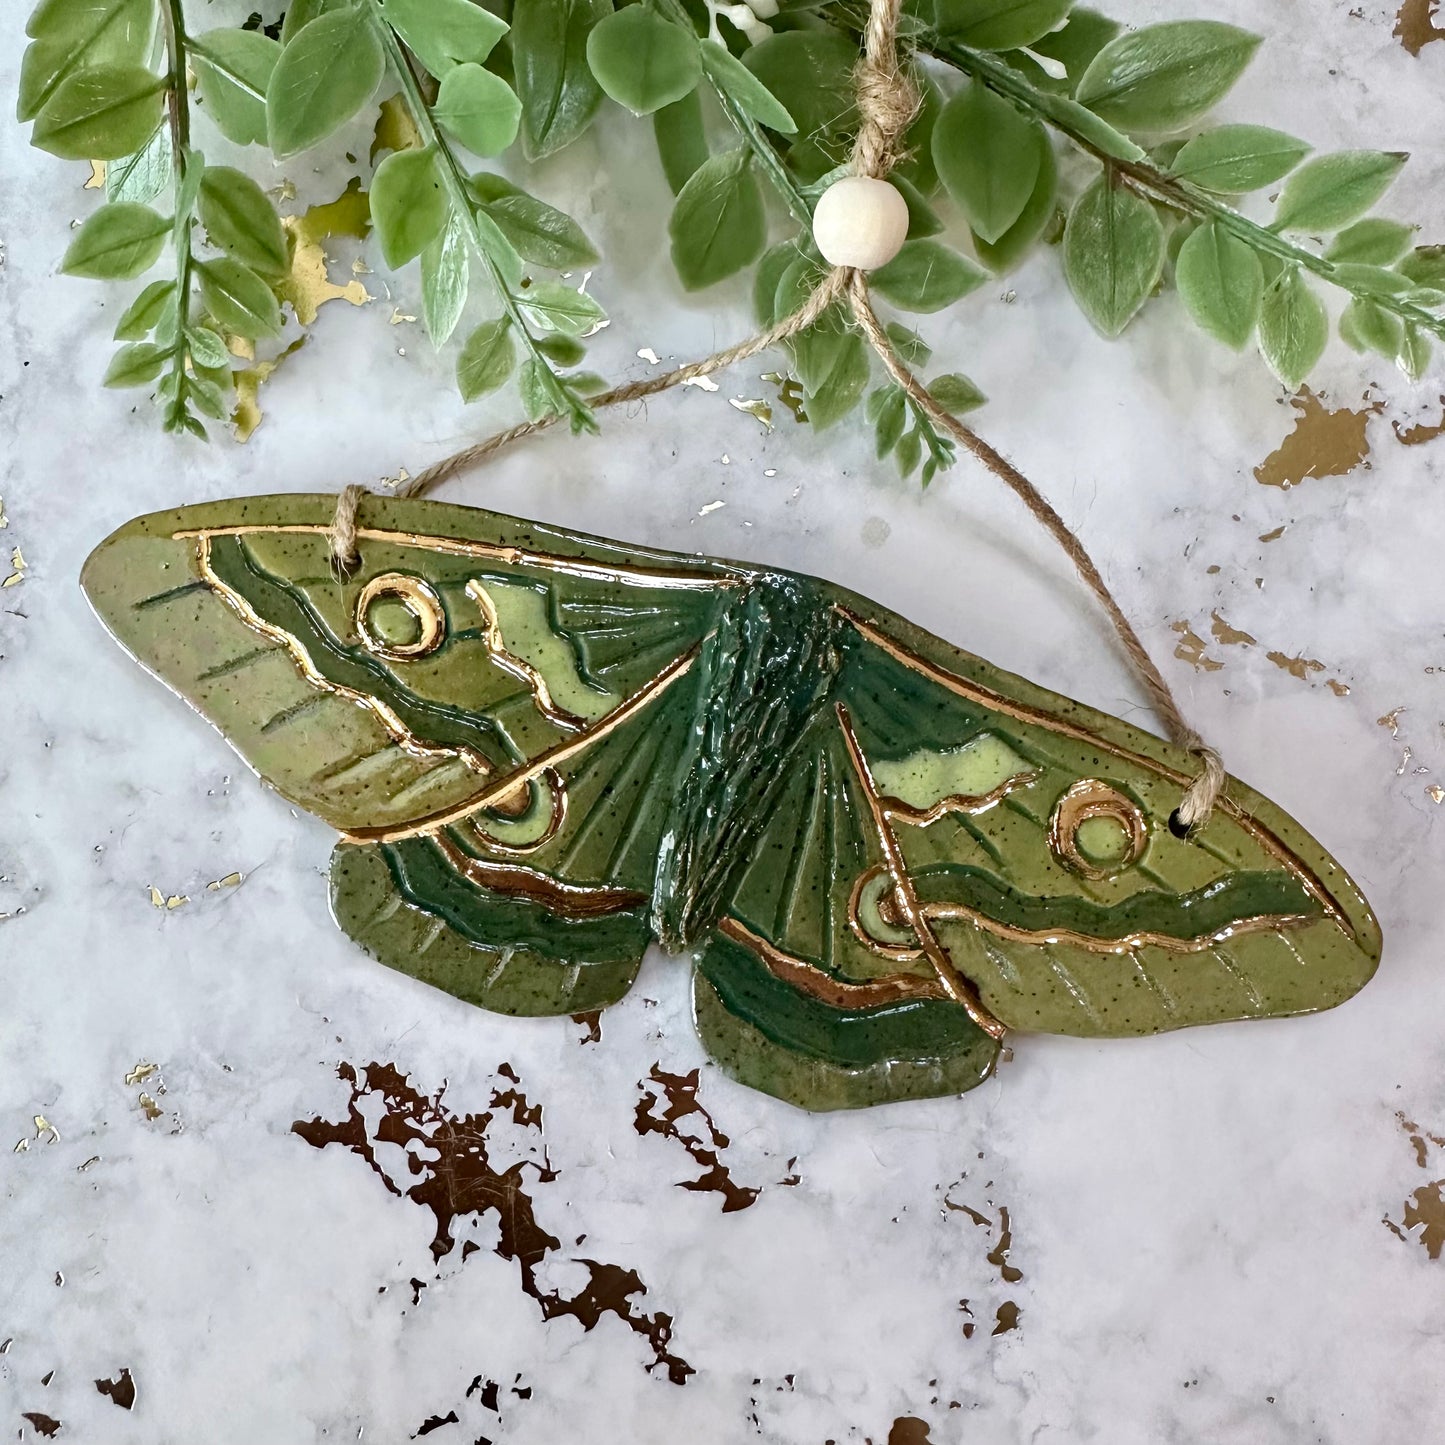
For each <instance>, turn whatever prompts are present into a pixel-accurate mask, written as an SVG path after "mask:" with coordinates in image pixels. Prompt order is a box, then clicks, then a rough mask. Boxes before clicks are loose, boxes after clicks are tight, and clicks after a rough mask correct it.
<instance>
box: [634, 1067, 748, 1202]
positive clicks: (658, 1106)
mask: <svg viewBox="0 0 1445 1445" xmlns="http://www.w3.org/2000/svg"><path fill="white" fill-rule="evenodd" d="M698 1072H699V1071H698V1070H697V1069H693V1070H692V1072H691V1073H688V1074H669V1073H667V1072H666V1071H665V1070H664V1069H663V1068H662V1066H661V1065H660V1064H654V1065H653V1066H652V1071H651V1073H649V1074H648V1076H647V1078H646V1079H642V1080H640V1081H639V1082H638V1085H637V1087H638V1088H639V1089H640V1090H641V1091H642V1097H641V1098H640V1099H639V1100H638V1101H637V1110H636V1113H635V1115H634V1118H633V1126H634V1127H635V1128H636V1130H637V1132H638V1133H639V1134H661V1135H662V1137H663V1138H664V1139H676V1140H677V1142H678V1143H679V1144H681V1145H682V1147H683V1148H684V1149H686V1150H687V1153H688V1157H689V1158H690V1159H691V1160H692V1161H693V1163H694V1164H696V1165H697V1166H698V1167H699V1168H700V1169H701V1170H702V1171H703V1172H702V1173H701V1174H700V1175H699V1176H698V1177H697V1178H696V1179H683V1180H679V1181H678V1188H680V1189H691V1190H693V1191H694V1192H695V1193H698V1194H707V1193H715V1194H721V1195H722V1198H723V1207H722V1212H723V1213H724V1214H731V1213H734V1212H735V1211H737V1210H739V1209H746V1208H747V1207H748V1206H749V1205H750V1204H753V1203H755V1202H756V1201H757V1198H758V1195H759V1194H761V1193H762V1190H761V1189H754V1188H752V1187H751V1186H750V1185H744V1184H738V1183H735V1182H734V1180H733V1177H732V1174H731V1173H730V1172H729V1171H728V1167H727V1165H726V1164H724V1163H723V1162H722V1157H721V1154H720V1152H719V1151H720V1150H723V1149H726V1148H727V1147H728V1143H729V1140H728V1136H727V1135H726V1134H724V1133H723V1131H722V1130H721V1129H719V1128H718V1126H717V1125H716V1124H715V1123H714V1122H713V1118H712V1115H711V1114H709V1113H708V1111H707V1110H706V1109H705V1108H703V1106H702V1105H701V1104H700V1103H699V1102H698V1097H697V1089H698ZM691 1118H696V1119H697V1121H698V1126H697V1127H698V1129H699V1130H700V1131H705V1137H697V1136H696V1135H693V1134H685V1133H684V1132H683V1131H682V1129H680V1128H679V1127H678V1126H679V1124H680V1123H681V1122H682V1120H684V1119H691Z"/></svg>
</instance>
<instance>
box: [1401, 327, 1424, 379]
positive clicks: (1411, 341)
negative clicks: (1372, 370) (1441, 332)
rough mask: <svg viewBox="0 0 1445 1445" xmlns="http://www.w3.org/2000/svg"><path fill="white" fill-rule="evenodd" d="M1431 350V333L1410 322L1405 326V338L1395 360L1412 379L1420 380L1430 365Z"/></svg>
mask: <svg viewBox="0 0 1445 1445" xmlns="http://www.w3.org/2000/svg"><path fill="white" fill-rule="evenodd" d="M1430 351H1431V344H1430V337H1429V334H1428V333H1427V332H1425V331H1422V330H1421V329H1420V328H1419V327H1418V326H1415V325H1414V324H1410V325H1407V326H1406V327H1405V340H1404V342H1403V343H1402V344H1401V347H1400V354H1399V355H1398V356H1397V357H1396V358H1395V361H1396V364H1397V365H1398V366H1399V368H1400V370H1401V371H1403V372H1404V373H1405V375H1406V376H1407V377H1409V378H1410V380H1411V381H1419V380H1420V378H1421V377H1422V376H1424V375H1425V371H1426V368H1427V367H1428V366H1429V365H1430Z"/></svg>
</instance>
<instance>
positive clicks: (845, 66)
mask: <svg viewBox="0 0 1445 1445" xmlns="http://www.w3.org/2000/svg"><path fill="white" fill-rule="evenodd" d="M857 61H858V50H857V48H856V47H855V45H854V44H853V42H852V41H851V40H850V39H849V38H848V37H847V36H846V35H840V34H839V33H838V32H837V31H836V30H788V31H784V32H783V33H782V34H780V35H774V36H771V37H770V38H769V39H767V40H763V41H760V42H759V43H758V44H757V45H753V46H750V47H749V48H748V50H747V51H746V52H745V53H744V55H743V64H744V65H746V66H747V68H748V69H749V70H751V71H752V73H753V74H754V75H755V76H757V78H758V79H759V80H760V81H761V82H762V83H763V85H765V86H766V87H767V89H768V91H769V93H770V94H772V95H774V96H776V97H777V99H778V101H779V102H780V103H781V104H782V105H783V106H785V107H786V108H787V111H788V114H789V115H790V116H791V117H792V118H793V120H794V122H795V123H796V125H797V127H798V134H799V135H800V136H812V135H813V134H815V133H819V134H823V133H828V132H839V131H846V130H848V129H849V128H850V127H851V126H853V125H854V124H856V122H857V118H858V105H857V99H856V97H855V95H854V90H853V67H854V65H855V64H857Z"/></svg>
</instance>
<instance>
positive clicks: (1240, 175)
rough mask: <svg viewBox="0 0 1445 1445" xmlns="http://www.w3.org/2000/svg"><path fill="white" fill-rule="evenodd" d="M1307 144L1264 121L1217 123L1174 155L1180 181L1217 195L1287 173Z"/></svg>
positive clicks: (1250, 187)
mask: <svg viewBox="0 0 1445 1445" xmlns="http://www.w3.org/2000/svg"><path fill="white" fill-rule="evenodd" d="M1310 149H1311V147H1310V146H1309V145H1308V144H1307V143H1306V142H1305V141H1302V140H1296V139H1295V138H1294V137H1293V136H1292V135H1286V134H1285V133H1284V132H1283V131H1282V130H1271V129H1270V128H1269V127H1268V126H1266V125H1221V126H1217V127H1215V129H1214V130H1207V131H1204V132H1203V133H1202V134H1200V135H1197V136H1195V137H1194V138H1193V139H1192V140H1190V141H1188V142H1187V143H1186V144H1185V146H1184V148H1183V149H1182V150H1181V151H1180V152H1179V154H1178V155H1177V156H1175V157H1174V164H1173V166H1172V167H1171V169H1172V171H1173V172H1174V174H1175V175H1176V176H1178V177H1179V179H1180V180H1181V181H1188V182H1189V183H1190V184H1191V185H1195V186H1199V187H1201V188H1202V189H1204V190H1206V191H1217V192H1219V193H1220V194H1221V195H1227V196H1230V195H1242V194H1244V192H1246V191H1257V190H1259V189H1260V188H1261V187H1262V186H1268V185H1272V184H1273V183H1274V182H1275V181H1277V180H1279V178H1280V177H1281V176H1284V175H1288V174H1289V172H1290V171H1292V170H1293V169H1294V168H1295V167H1296V166H1297V165H1298V164H1299V163H1300V162H1301V161H1302V160H1303V159H1304V158H1305V157H1306V156H1307V155H1308V154H1309V153H1310Z"/></svg>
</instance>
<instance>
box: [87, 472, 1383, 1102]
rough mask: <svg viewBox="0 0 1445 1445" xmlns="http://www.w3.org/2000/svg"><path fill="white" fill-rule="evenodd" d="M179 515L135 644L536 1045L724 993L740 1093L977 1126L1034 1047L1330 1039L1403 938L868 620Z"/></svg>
mask: <svg viewBox="0 0 1445 1445" xmlns="http://www.w3.org/2000/svg"><path fill="white" fill-rule="evenodd" d="M334 507H335V498H334V497H330V496H275V497H256V498H251V499H248V500H242V501H232V502H219V503H215V504H208V505H203V506H196V507H187V508H183V509H182V510H180V511H175V512H164V513H158V514H155V515H152V516H148V517H142V518H140V519H139V520H137V521H134V522H131V523H130V524H128V525H127V526H125V527H122V528H121V529H120V530H119V531H118V532H116V533H115V534H114V536H112V537H111V538H110V539H109V540H108V541H106V542H104V543H103V544H102V545H101V546H100V547H98V548H97V549H96V551H95V552H94V554H93V555H92V556H91V558H90V560H89V562H88V563H87V564H86V568H85V574H84V586H85V590H86V592H87V593H88V594H89V596H90V599H91V602H92V603H93V605H94V606H95V609H96V611H97V612H98V613H99V614H100V616H101V618H102V619H103V621H104V622H105V624H106V626H107V627H108V628H109V629H110V630H111V631H112V632H113V633H114V634H115V636H116V637H117V638H118V639H119V641H120V642H121V643H122V644H123V645H124V646H125V647H126V648H127V649H128V650H129V651H130V652H131V653H133V654H134V656H135V657H136V658H138V659H139V660H140V662H141V663H143V664H144V665H145V666H146V667H147V668H149V669H150V670H151V671H152V672H153V673H155V674H156V675H157V676H158V677H160V678H161V679H162V680H163V681H165V682H166V683H168V684H169V685H170V686H171V687H172V688H174V689H175V690H176V691H177V692H178V693H180V694H181V696H182V697H184V698H185V699H186V700H187V701H188V702H190V703H191V704H192V706H194V707H195V708H196V709H197V710H198V711H199V712H201V713H202V714H203V715H204V716H205V717H206V718H208V719H209V720H210V721H211V722H212V723H213V724H214V725H215V726H216V727H217V728H218V729H219V730H220V731H221V732H222V734H223V735H224V736H225V737H226V738H227V739H228V740H229V741H230V743H231V745H232V746H233V747H234V748H235V749H236V750H237V751H238V752H239V753H240V754H241V755H242V757H244V758H245V759H246V761H247V762H248V763H249V764H250V765H251V766H252V767H253V768H254V769H255V770H256V771H257V772H258V773H259V774H260V775H261V777H262V778H264V779H265V780H266V782H268V783H269V784H270V785H271V786H272V787H274V788H275V789H276V790H277V791H278V792H280V793H281V794H282V795H283V796H284V797H286V798H288V799H290V800H291V801H292V802H293V803H295V804H296V805H297V806H298V807H301V808H305V809H308V810H309V811H311V812H313V813H315V814H317V815H318V816H319V817H321V818H323V819H325V821H326V822H327V823H329V824H330V825H331V826H332V827H333V828H335V829H336V830H337V831H338V832H339V833H340V834H341V840H340V842H339V843H338V844H337V846H336V850H335V853H334V854H333V856H332V864H331V902H332V909H333V911H334V913H335V916H336V920H337V922H338V923H339V924H340V925H341V927H342V928H343V929H345V930H346V932H347V933H349V934H350V935H351V937H352V938H353V939H355V940H356V942H357V943H359V944H360V945H361V946H362V947H363V948H364V949H366V950H367V952H369V953H371V954H372V955H374V956H375V957H376V958H378V959H380V960H381V961H382V962H383V963H386V964H389V965H391V966H392V967H393V968H397V969H401V970H402V971H403V972H405V973H409V974H412V975H414V976H415V977H416V978H419V979H422V980H424V981H425V982H427V983H430V984H433V985H435V986H436V987H438V988H441V989H445V990H446V991H447V992H448V993H452V994H455V995H456V996H457V997H458V998H461V999H465V1000H467V1001H468V1002H469V1003H475V1004H480V1005H482V1006H483V1007H485V1008H489V1009H495V1010H498V1011H500V1012H502V1013H508V1014H571V1013H578V1012H582V1011H586V1010H592V1009H599V1008H602V1007H605V1006H606V1005H608V1004H610V1003H613V1002H615V1001H616V1000H618V999H619V998H621V997H622V996H623V994H625V993H626V992H627V989H628V987H629V986H630V985H631V983H632V980H633V978H634V977H635V975H636V973H637V969H638V965H639V963H640V962H641V959H642V955H643V951H644V950H645V949H646V947H647V945H648V944H649V943H650V942H653V941H656V942H658V943H660V944H661V945H662V947H663V948H664V949H666V950H668V951H670V952H672V953H678V954H690V955H691V956H692V959H693V997H694V1009H695V1016H696V1020H697V1027H698V1029H699V1031H700V1033H701V1035H702V1039H703V1042H704V1044H705V1045H706V1047H707V1049H708V1051H709V1052H710V1053H711V1055H712V1056H713V1058H714V1059H716V1060H717V1062H718V1063H719V1064H720V1065H721V1066H722V1067H723V1068H724V1069H725V1070H726V1071H727V1072H728V1073H730V1074H732V1075H733V1076H734V1077H735V1078H737V1079H740V1080H742V1081H743V1082H744V1083H747V1084H751V1085H753V1086H754V1087H756V1088H759V1089H763V1090H766V1091H767V1092H768V1093H770V1094H775V1095H777V1096H778V1097H779V1098H782V1099H787V1100H790V1101H791V1102H793V1103H795V1104H800V1105H802V1106H804V1107H805V1108H810V1109H834V1108H848V1107H854V1106H858V1105H864V1104H876V1103H881V1102H884V1101H887V1100H893V1099H908V1098H919V1097H926V1096H929V1095H936V1094H951V1093H958V1092H961V1091H963V1090H966V1089H970V1088H972V1087H973V1086H974V1085H976V1084H978V1083H980V1082H981V1081H982V1080H984V1079H986V1078H987V1077H988V1076H989V1074H990V1072H991V1071H992V1069H993V1067H994V1064H995V1061H996V1060H997V1058H998V1054H999V1048H1000V1043H999V1040H1000V1038H1001V1037H1002V1035H1003V1033H1004V1032H1005V1030H1008V1029H1018V1030H1043V1031H1046V1032H1052V1033H1064V1034H1079V1035H1087V1036H1102V1035H1126V1034H1146V1033H1155V1032H1158V1031H1160V1030H1163V1029H1174V1028H1181V1027H1183V1026H1185V1025H1188V1024H1201V1023H1210V1022H1214V1021H1217V1020H1222V1019H1242V1018H1261V1017H1267V1016H1275V1015H1283V1014H1295V1013H1302V1012H1307V1011H1310V1010H1314V1009H1322V1008H1328V1007H1329V1006H1331V1005H1333V1004H1337V1003H1339V1002H1341V1001H1342V1000H1343V999H1346V998H1348V997H1349V996H1350V995H1351V994H1353V993H1354V992H1355V991H1356V990H1357V989H1359V988H1360V987H1361V986H1362V985H1363V984H1364V983H1365V982H1366V980H1367V979H1369V977H1370V975H1371V974H1372V973H1373V972H1374V969H1375V966H1376V963H1377V961H1378V958H1379V952H1380V935H1379V930H1378V927H1377V925H1376V923H1375V920H1374V918H1373V916H1372V915H1371V913H1370V910H1369V907H1368V905H1367V904H1366V902H1365V900H1364V898H1363V897H1362V896H1361V895H1360V892H1359V890H1358V889H1357V888H1356V887H1355V885H1354V884H1353V883H1352V882H1351V881H1350V879H1349V878H1348V877H1347V876H1346V874H1345V873H1344V871H1343V870H1342V869H1341V868H1340V866H1339V865H1338V864H1337V863H1335V862H1334V860H1333V859H1332V858H1330V856H1329V855H1328V854H1327V853H1326V852H1325V851H1324V850H1323V849H1322V848H1321V847H1320V846H1319V844H1317V843H1316V842H1315V841H1314V839H1313V838H1311V837H1310V836H1309V835H1308V834H1307V833H1306V832H1305V831H1304V829H1302V828H1301V827H1300V826H1299V825H1298V824H1297V823H1295V822H1294V821H1293V820H1292V819H1291V818H1289V817H1288V816H1287V815H1286V814H1285V813H1284V812H1282V811H1281V810H1280V809H1279V808H1277V807H1275V806H1274V805H1273V804H1272V803H1270V802H1268V801H1267V800H1266V799H1264V798H1262V797H1261V796H1260V795H1259V794H1258V793H1256V792H1254V791H1253V790H1252V789H1250V788H1247V787H1245V786H1244V785H1243V784H1240V783H1237V782H1234V781H1231V782H1230V784H1229V788H1228V792H1227V795H1226V796H1225V798H1224V799H1223V800H1222V801H1221V802H1220V804H1219V805H1218V806H1217V807H1216V809H1215V811H1214V814H1213V816H1212V818H1211V819H1210V820H1209V822H1208V823H1207V825H1206V826H1204V827H1203V828H1202V829H1200V830H1198V831H1197V832H1195V833H1194V834H1193V835H1191V836H1188V837H1179V836H1176V833H1175V831H1174V830H1173V829H1171V825H1170V819H1171V814H1172V813H1173V810H1174V808H1175V807H1176V806H1177V804H1178V803H1179V800H1180V797H1181V792H1182V789H1183V787H1184V786H1185V785H1186V783H1187V782H1188V780H1189V776H1190V765H1191V760H1190V759H1189V757H1188V756H1187V755H1186V754H1184V753H1182V752H1180V751H1179V750H1178V749H1176V748H1173V747H1171V746H1170V745H1168V744H1166V743H1164V742H1161V741H1160V740H1159V739H1157V738H1155V737H1152V736H1150V735H1149V734H1147V733H1143V732H1140V731H1138V730H1137V729H1135V728H1132V727H1130V726H1128V725H1127V724H1125V723H1123V722H1120V721H1119V720H1118V719H1116V718H1112V717H1109V716H1106V715H1105V714H1103V713H1099V712H1095V711H1094V710H1093V709H1091V708H1087V707H1083V706H1081V705H1080V704H1078V703H1075V702H1070V701H1068V700H1067V699H1065V698H1062V697H1058V696H1056V695H1055V694H1053V693H1050V692H1046V691H1044V690H1043V689H1042V688H1039V687H1035V686H1034V685H1033V684H1032V683H1029V682H1025V681H1024V680H1022V679H1021V678H1018V677H1014V676H1011V675H1010V674H1008V673H1005V672H1001V671H1000V670H999V669H997V668H994V667H991V666H990V665H989V664H988V663H986V662H983V661H981V660H980V659H979V658H977V657H974V656H972V655H971V654H970V653H967V652H963V651H961V650H960V649H958V648H956V647H953V646H951V645H950V644H948V643H946V642H942V641H940V640H939V639H938V638H936V637H932V636H930V635H929V634H928V633H926V632H923V631H922V630H921V629H919V628H917V627H914V626H912V625H910V624H909V623H908V622H905V621H904V620H903V619H902V618H901V617H898V616H896V615H895V614H893V613H891V612H889V611H887V610H885V609H884V608H881V607H879V606H878V605H877V604H876V603H872V602H869V601H867V600H866V599H865V598H862V597H859V596H857V595H855V594H854V593H851V592H849V591H847V590H845V589H844V588H842V587H837V586H834V585H833V584H831V583H828V582H822V581H818V580H815V579H814V578H811V577H804V576H799V575H797V574H794V573H789V572H778V571H770V570H767V569H765V568H761V567H754V566H749V565H747V564H744V563H734V562H721V561H713V560H709V559H706V558H697V557H691V556H686V555H680V554H674V553H667V552H655V551H648V550H645V549H642V548H638V547H627V546H621V545H618V544H616V543H613V542H608V541H603V540H600V539H598V538H595V537H587V536H582V535H579V534H575V533H570V532H564V531H558V530H555V529H552V528H549V527H544V526H539V525H536V524H533V523H529V522H523V521H517V520H514V519H512V518H509V517H503V516H497V515H495V514H493V513H489V512H483V511H477V510H473V509H471V508H465V507H456V506H447V505H443V504H440V503H435V502H421V501H398V500H388V499H383V498H377V497H372V498H368V499H366V500H365V501H364V502H363V503H362V507H361V516H360V532H359V536H358V546H359V551H360V564H359V566H358V567H357V568H356V569H355V570H354V571H353V572H352V573H351V574H350V575H349V576H346V577H344V578H340V577H338V575H337V573H336V571H335V569H334V567H333V564H332V560H331V556H330V550H329V536H328V527H329V525H330V522H331V519H332V513H333V509H334Z"/></svg>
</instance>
